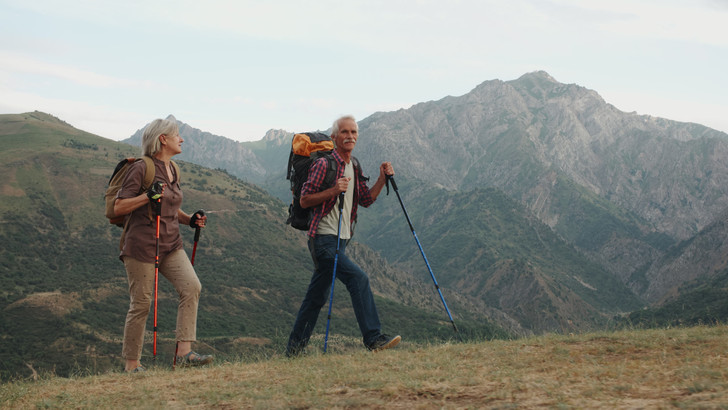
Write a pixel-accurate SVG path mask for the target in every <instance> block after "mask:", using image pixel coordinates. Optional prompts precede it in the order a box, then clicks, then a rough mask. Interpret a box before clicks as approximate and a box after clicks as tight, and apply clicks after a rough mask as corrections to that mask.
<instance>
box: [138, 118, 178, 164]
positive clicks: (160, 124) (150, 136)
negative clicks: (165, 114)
mask: <svg viewBox="0 0 728 410" xmlns="http://www.w3.org/2000/svg"><path fill="white" fill-rule="evenodd" d="M178 132H179V127H178V126H177V122H176V121H171V120H163V119H161V118H157V119H156V120H154V121H152V122H151V123H149V125H147V128H145V129H144V135H143V136H142V155H146V156H148V157H153V156H154V154H156V153H157V152H159V150H161V149H162V143H161V142H159V136H160V135H174V134H176V133H178Z"/></svg>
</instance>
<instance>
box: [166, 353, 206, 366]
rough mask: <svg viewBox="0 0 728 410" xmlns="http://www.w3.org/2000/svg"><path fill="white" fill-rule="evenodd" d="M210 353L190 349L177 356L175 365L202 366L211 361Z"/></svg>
mask: <svg viewBox="0 0 728 410" xmlns="http://www.w3.org/2000/svg"><path fill="white" fill-rule="evenodd" d="M212 359H213V357H212V355H209V354H199V353H197V352H195V351H190V352H189V353H187V354H186V355H184V356H177V359H176V360H175V362H176V364H177V366H179V367H196V366H204V365H206V364H208V363H210V362H212Z"/></svg>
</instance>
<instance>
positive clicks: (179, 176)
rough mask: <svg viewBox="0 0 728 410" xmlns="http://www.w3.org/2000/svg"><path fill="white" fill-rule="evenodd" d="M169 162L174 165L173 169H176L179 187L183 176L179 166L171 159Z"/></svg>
mask: <svg viewBox="0 0 728 410" xmlns="http://www.w3.org/2000/svg"><path fill="white" fill-rule="evenodd" d="M169 162H170V163H171V164H172V167H173V168H174V174H175V176H176V177H177V185H179V181H180V179H181V175H182V174H180V172H179V165H177V163H176V162H174V161H172V160H171V159H170V160H169Z"/></svg>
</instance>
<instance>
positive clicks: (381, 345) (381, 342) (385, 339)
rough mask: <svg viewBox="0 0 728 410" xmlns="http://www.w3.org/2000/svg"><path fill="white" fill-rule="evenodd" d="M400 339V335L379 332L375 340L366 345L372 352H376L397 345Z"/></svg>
mask: <svg viewBox="0 0 728 410" xmlns="http://www.w3.org/2000/svg"><path fill="white" fill-rule="evenodd" d="M401 340H402V337H401V336H399V335H397V336H389V335H385V334H381V335H379V337H378V338H377V339H376V340H375V341H373V342H372V343H371V344H370V345H369V346H367V347H368V348H369V350H371V351H372V352H378V351H380V350H384V349H391V348H393V347H394V346H397V345H398V344H399V342H400V341H401Z"/></svg>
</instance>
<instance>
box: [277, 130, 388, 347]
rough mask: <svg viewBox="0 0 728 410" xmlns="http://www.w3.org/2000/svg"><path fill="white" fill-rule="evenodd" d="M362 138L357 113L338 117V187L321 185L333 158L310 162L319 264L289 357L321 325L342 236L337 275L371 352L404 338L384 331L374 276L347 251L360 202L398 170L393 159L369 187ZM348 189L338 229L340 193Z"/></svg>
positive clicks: (304, 201)
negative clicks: (360, 157)
mask: <svg viewBox="0 0 728 410" xmlns="http://www.w3.org/2000/svg"><path fill="white" fill-rule="evenodd" d="M358 137H359V127H358V126H357V124H356V120H355V119H354V117H352V116H344V117H341V118H339V119H337V120H336V121H335V122H334V125H333V129H332V131H331V138H332V139H333V140H334V143H335V144H336V149H335V150H334V152H333V154H332V155H333V157H334V159H335V161H336V163H337V164H338V167H337V174H336V182H335V184H334V186H331V187H326V186H322V184H323V181H324V177H325V176H326V171H327V170H328V166H329V162H328V160H327V159H326V158H319V159H318V160H317V161H316V162H314V163H313V164H312V165H311V169H310V171H309V174H308V180H307V181H306V182H305V183H304V185H303V188H302V189H301V200H300V202H301V206H302V207H304V208H309V207H313V208H314V209H313V218H312V221H311V225H310V227H309V230H308V236H309V239H308V248H309V251H310V252H311V257H312V258H313V263H314V272H313V276H312V277H311V283H310V284H309V286H308V291H307V292H306V296H305V298H304V299H303V303H301V308H300V309H299V311H298V316H297V317H296V323H295V324H294V325H293V331H291V335H290V337H289V339H288V346H287V348H286V355H287V356H297V355H298V354H300V353H301V352H302V351H303V349H304V348H305V347H306V344H307V343H308V340H309V338H310V337H311V332H312V331H313V328H314V326H315V325H316V320H317V319H318V315H319V312H320V311H321V308H322V307H323V306H324V304H325V303H326V299H327V298H326V296H327V294H328V292H329V289H330V287H331V276H332V275H333V269H334V257H335V255H336V244H337V235H338V236H339V238H340V239H341V241H340V246H339V256H338V260H337V265H336V278H337V279H339V280H341V281H342V282H343V283H344V284H345V285H346V288H347V290H348V291H349V295H350V296H351V303H352V305H353V307H354V314H355V315H356V320H357V322H358V324H359V329H360V330H361V334H362V338H363V341H364V345H365V346H366V347H367V348H368V349H369V350H372V351H377V350H383V349H389V348H391V347H394V346H396V345H397V344H398V343H399V342H400V340H401V339H402V338H401V337H400V336H389V335H386V334H383V333H382V332H381V325H380V323H379V314H378V313H377V307H376V306H375V304H374V296H373V295H372V290H371V288H370V286H369V277H368V276H367V274H366V273H364V272H363V271H362V270H361V268H359V266H357V265H356V264H355V263H354V262H353V261H352V260H351V259H349V258H348V257H347V256H346V245H347V244H348V242H349V239H350V238H351V236H352V234H353V227H354V224H355V222H356V212H357V207H358V205H361V206H363V207H368V206H369V205H371V204H373V203H374V201H375V200H376V199H377V196H379V193H380V192H381V191H382V188H383V187H384V185H385V183H386V178H387V175H394V169H393V168H392V164H391V163H389V162H384V163H382V164H381V165H380V166H379V178H377V181H376V182H375V183H374V185H373V186H372V188H371V189H370V188H369V187H368V186H367V179H366V178H364V175H363V173H362V171H361V169H360V168H359V167H358V166H357V167H355V166H354V164H355V163H356V161H354V160H353V159H352V158H353V157H352V152H353V151H354V147H355V146H356V141H357V138H358ZM342 193H343V194H344V195H343V198H344V204H343V211H342V215H341V231H340V232H339V203H338V201H339V200H340V194H342Z"/></svg>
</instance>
